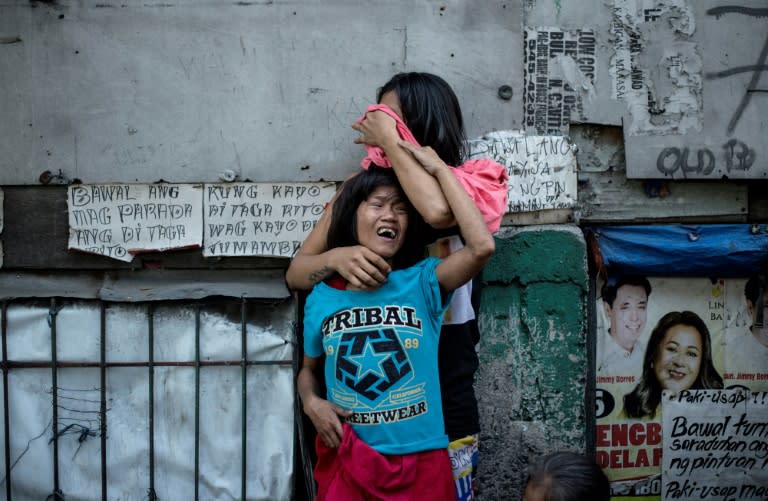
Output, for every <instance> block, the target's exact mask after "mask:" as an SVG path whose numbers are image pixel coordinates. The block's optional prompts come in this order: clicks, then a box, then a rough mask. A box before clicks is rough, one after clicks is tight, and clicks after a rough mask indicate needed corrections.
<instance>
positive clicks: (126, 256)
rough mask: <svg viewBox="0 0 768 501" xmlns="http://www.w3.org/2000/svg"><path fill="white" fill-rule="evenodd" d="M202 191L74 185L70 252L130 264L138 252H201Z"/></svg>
mask: <svg viewBox="0 0 768 501" xmlns="http://www.w3.org/2000/svg"><path fill="white" fill-rule="evenodd" d="M201 191H202V186H201V185H192V184H91V185H86V184H80V185H71V186H69V188H68V189H67V205H68V208H69V245H68V247H69V249H76V250H80V251H84V252H89V253H92V254H99V255H102V256H107V257H111V258H114V259H118V260H120V261H126V262H130V261H131V260H133V256H134V254H136V253H138V252H144V251H163V250H168V249H179V248H186V247H199V246H200V243H201V242H202V228H201V224H200V223H201V217H200V215H201V214H202V194H201Z"/></svg>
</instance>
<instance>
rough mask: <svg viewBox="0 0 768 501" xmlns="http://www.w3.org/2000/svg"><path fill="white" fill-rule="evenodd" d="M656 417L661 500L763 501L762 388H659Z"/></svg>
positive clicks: (767, 420)
mask: <svg viewBox="0 0 768 501" xmlns="http://www.w3.org/2000/svg"><path fill="white" fill-rule="evenodd" d="M662 415H663V420H664V426H663V429H664V432H663V433H664V437H663V443H664V453H663V460H662V464H663V471H662V488H661V494H662V499H678V500H700V499H711V500H732V499H734V500H735V499H739V500H755V501H757V500H760V501H762V500H765V499H768V392H765V391H749V390H742V389H739V390H736V389H733V390H684V391H681V392H680V393H678V394H676V395H670V394H668V392H665V393H664V396H663V398H662Z"/></svg>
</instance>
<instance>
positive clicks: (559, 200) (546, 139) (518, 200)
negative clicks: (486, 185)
mask: <svg viewBox="0 0 768 501" xmlns="http://www.w3.org/2000/svg"><path fill="white" fill-rule="evenodd" d="M470 158H473V159H474V158H490V159H493V160H495V161H497V162H499V163H500V164H502V165H504V166H505V167H506V168H507V173H508V174H509V202H508V204H509V205H508V207H507V212H535V211H539V210H546V209H569V208H572V207H574V206H575V205H576V202H577V200H578V197H577V193H576V186H577V178H576V151H575V148H574V146H573V145H572V144H571V142H570V140H569V139H568V138H567V137H563V136H526V135H525V134H524V133H523V132H520V131H498V132H492V133H490V134H487V135H485V136H483V137H481V138H479V139H474V140H472V141H470Z"/></svg>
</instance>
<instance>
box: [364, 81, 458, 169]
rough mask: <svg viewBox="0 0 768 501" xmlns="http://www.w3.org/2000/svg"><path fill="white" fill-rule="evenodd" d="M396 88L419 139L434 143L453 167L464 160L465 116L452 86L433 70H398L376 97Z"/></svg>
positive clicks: (404, 111)
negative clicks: (427, 71)
mask: <svg viewBox="0 0 768 501" xmlns="http://www.w3.org/2000/svg"><path fill="white" fill-rule="evenodd" d="M392 90H393V91H395V94H397V98H398V99H399V100H400V109H401V110H402V112H403V120H404V121H405V124H406V125H407V126H408V128H409V129H410V130H411V132H412V133H413V137H415V138H416V141H418V142H419V144H420V145H422V146H430V147H431V148H432V149H433V150H435V152H436V153H437V155H438V156H439V157H440V158H441V159H442V160H443V162H445V163H446V164H448V165H450V166H453V167H456V166H458V165H461V164H462V163H464V160H465V158H466V154H467V153H466V136H465V133H464V119H463V118H462V116H461V107H460V106H459V99H458V98H457V97H456V94H455V93H454V92H453V89H451V86H450V85H448V83H447V82H446V81H445V80H443V79H442V78H440V77H439V76H437V75H433V74H431V73H416V72H411V73H398V74H396V75H395V76H393V77H392V78H390V79H389V81H388V82H387V83H385V84H384V86H383V87H381V89H379V92H378V94H377V96H376V100H377V101H379V102H380V101H381V96H383V95H384V94H386V93H387V92H389V91H392Z"/></svg>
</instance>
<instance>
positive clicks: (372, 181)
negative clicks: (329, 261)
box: [326, 165, 425, 269]
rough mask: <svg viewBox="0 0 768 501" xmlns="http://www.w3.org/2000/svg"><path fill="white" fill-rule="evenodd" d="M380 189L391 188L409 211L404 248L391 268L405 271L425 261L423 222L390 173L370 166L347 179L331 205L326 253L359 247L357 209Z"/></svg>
mask: <svg viewBox="0 0 768 501" xmlns="http://www.w3.org/2000/svg"><path fill="white" fill-rule="evenodd" d="M379 186H394V187H395V188H397V190H398V192H399V194H400V198H402V200H403V202H404V203H405V204H406V206H407V208H408V229H407V230H406V232H405V238H404V239H403V246H402V247H401V248H400V250H399V251H398V252H397V254H396V255H395V256H394V259H393V268H395V269H399V268H407V267H408V266H412V265H414V264H416V263H417V262H418V261H420V260H421V259H422V258H423V257H424V244H425V242H424V241H423V239H422V237H421V235H423V234H424V231H423V229H422V228H423V227H424V223H423V219H422V218H421V216H420V215H419V213H418V212H416V209H414V208H413V205H411V203H410V202H409V201H408V198H407V197H406V196H405V193H403V190H402V188H401V187H400V183H399V182H398V180H397V176H396V175H395V172H394V170H393V169H386V168H381V167H376V166H373V165H372V166H371V167H370V168H369V169H368V170H363V171H361V172H360V173H359V174H357V175H355V176H354V177H352V178H350V179H349V180H347V181H346V182H344V184H343V185H342V187H341V190H340V191H339V194H338V196H337V197H336V200H335V201H334V203H333V213H332V216H331V222H330V225H329V228H328V236H327V240H326V244H327V246H328V249H333V248H336V247H349V246H352V245H359V243H360V242H359V241H358V239H357V208H358V207H359V206H360V204H361V203H363V202H364V201H365V200H366V199H367V198H368V197H369V196H370V195H371V193H373V192H374V190H376V188H378V187H379Z"/></svg>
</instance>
